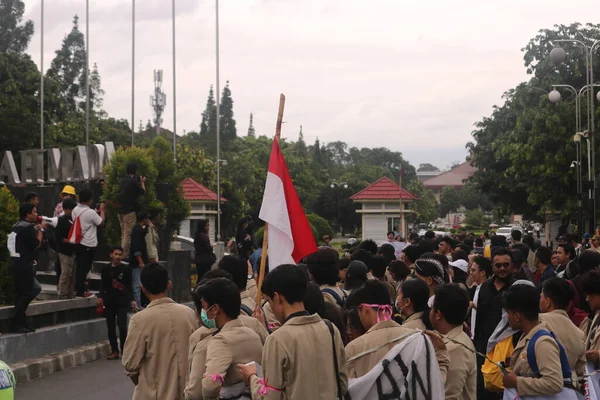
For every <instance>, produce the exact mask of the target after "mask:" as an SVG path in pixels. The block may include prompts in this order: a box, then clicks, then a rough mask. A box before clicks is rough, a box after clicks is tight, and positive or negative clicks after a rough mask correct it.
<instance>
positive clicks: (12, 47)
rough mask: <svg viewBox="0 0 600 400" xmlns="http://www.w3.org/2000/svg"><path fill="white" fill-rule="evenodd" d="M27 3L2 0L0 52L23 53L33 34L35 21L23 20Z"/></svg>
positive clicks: (16, 0) (19, 0)
mask: <svg viewBox="0 0 600 400" xmlns="http://www.w3.org/2000/svg"><path fill="white" fill-rule="evenodd" d="M24 13H25V3H24V2H23V1H21V0H0V22H1V23H0V53H23V52H25V50H27V46H28V45H29V41H30V40H31V37H32V36H33V21H31V20H28V21H25V23H24V24H21V23H22V22H23V14H24Z"/></svg>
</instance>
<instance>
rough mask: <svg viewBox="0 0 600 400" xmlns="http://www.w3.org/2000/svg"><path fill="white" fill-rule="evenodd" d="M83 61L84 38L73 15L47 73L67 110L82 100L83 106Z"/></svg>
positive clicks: (84, 53) (74, 107) (73, 108)
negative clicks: (70, 24)
mask: <svg viewBox="0 0 600 400" xmlns="http://www.w3.org/2000/svg"><path fill="white" fill-rule="evenodd" d="M85 61H86V51H85V40H84V36H83V33H82V32H81V31H80V30H79V17H78V16H77V15H75V17H74V18H73V28H72V29H71V32H70V33H69V34H68V35H67V36H66V37H65V38H64V39H63V42H62V47H61V48H60V49H59V50H57V51H56V57H54V60H52V63H51V64H50V69H49V70H48V73H47V76H48V78H51V79H53V80H54V81H56V82H57V83H58V84H59V86H60V96H61V97H62V101H63V102H64V104H65V106H66V109H67V111H76V110H77V107H78V106H80V103H81V102H82V101H83V102H84V107H85Z"/></svg>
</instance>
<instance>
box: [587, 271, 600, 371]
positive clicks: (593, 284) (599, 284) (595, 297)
mask: <svg viewBox="0 0 600 400" xmlns="http://www.w3.org/2000/svg"><path fill="white" fill-rule="evenodd" d="M583 293H585V296H586V300H587V302H588V303H589V305H590V308H591V310H592V314H590V317H592V315H593V318H592V321H591V322H590V323H589V324H588V328H587V331H586V332H584V333H585V334H586V338H585V350H586V351H585V358H586V359H587V361H589V362H591V363H594V364H595V366H596V368H598V367H600V272H598V271H591V272H588V273H587V275H585V279H584V280H583Z"/></svg>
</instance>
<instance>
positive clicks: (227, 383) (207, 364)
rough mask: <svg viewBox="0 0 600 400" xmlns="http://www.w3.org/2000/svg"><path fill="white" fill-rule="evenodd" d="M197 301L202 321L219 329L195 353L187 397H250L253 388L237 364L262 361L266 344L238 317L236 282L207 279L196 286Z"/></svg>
mask: <svg viewBox="0 0 600 400" xmlns="http://www.w3.org/2000/svg"><path fill="white" fill-rule="evenodd" d="M194 303H195V304H196V308H197V309H199V310H202V311H201V315H202V317H201V318H202V321H203V323H204V324H206V325H208V327H210V328H211V327H212V326H213V325H214V327H216V328H217V331H215V332H213V334H212V335H211V336H208V337H207V338H206V339H205V340H204V341H203V342H205V343H203V345H202V348H203V349H204V351H202V352H198V351H195V353H194V356H193V358H192V364H191V367H190V377H189V380H188V386H187V387H186V390H185V398H186V399H190V400H196V399H211V400H213V399H214V400H216V399H219V398H239V399H248V400H249V399H250V392H249V390H248V388H247V387H246V384H245V383H244V382H243V379H242V376H241V375H240V372H239V370H238V369H237V367H236V365H237V364H238V363H239V364H247V363H251V362H255V363H258V362H260V361H261V358H262V347H263V346H262V343H261V341H260V338H259V337H258V335H257V334H256V333H255V332H253V331H252V330H251V329H250V328H247V327H245V326H244V324H243V323H242V321H241V320H240V319H239V318H238V317H239V315H240V304H241V302H240V296H239V290H238V288H237V286H236V285H235V284H234V283H233V282H231V281H230V280H228V279H226V278H216V279H211V280H208V281H206V282H204V283H202V284H201V285H200V286H198V288H197V289H196V291H195V293H194ZM199 353H200V354H199ZM198 356H200V357H198ZM202 356H203V357H202ZM198 358H201V359H198ZM197 361H199V362H197Z"/></svg>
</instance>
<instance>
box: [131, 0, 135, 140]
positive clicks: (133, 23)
mask: <svg viewBox="0 0 600 400" xmlns="http://www.w3.org/2000/svg"><path fill="white" fill-rule="evenodd" d="M134 132H135V0H131V146H133V134H134Z"/></svg>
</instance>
